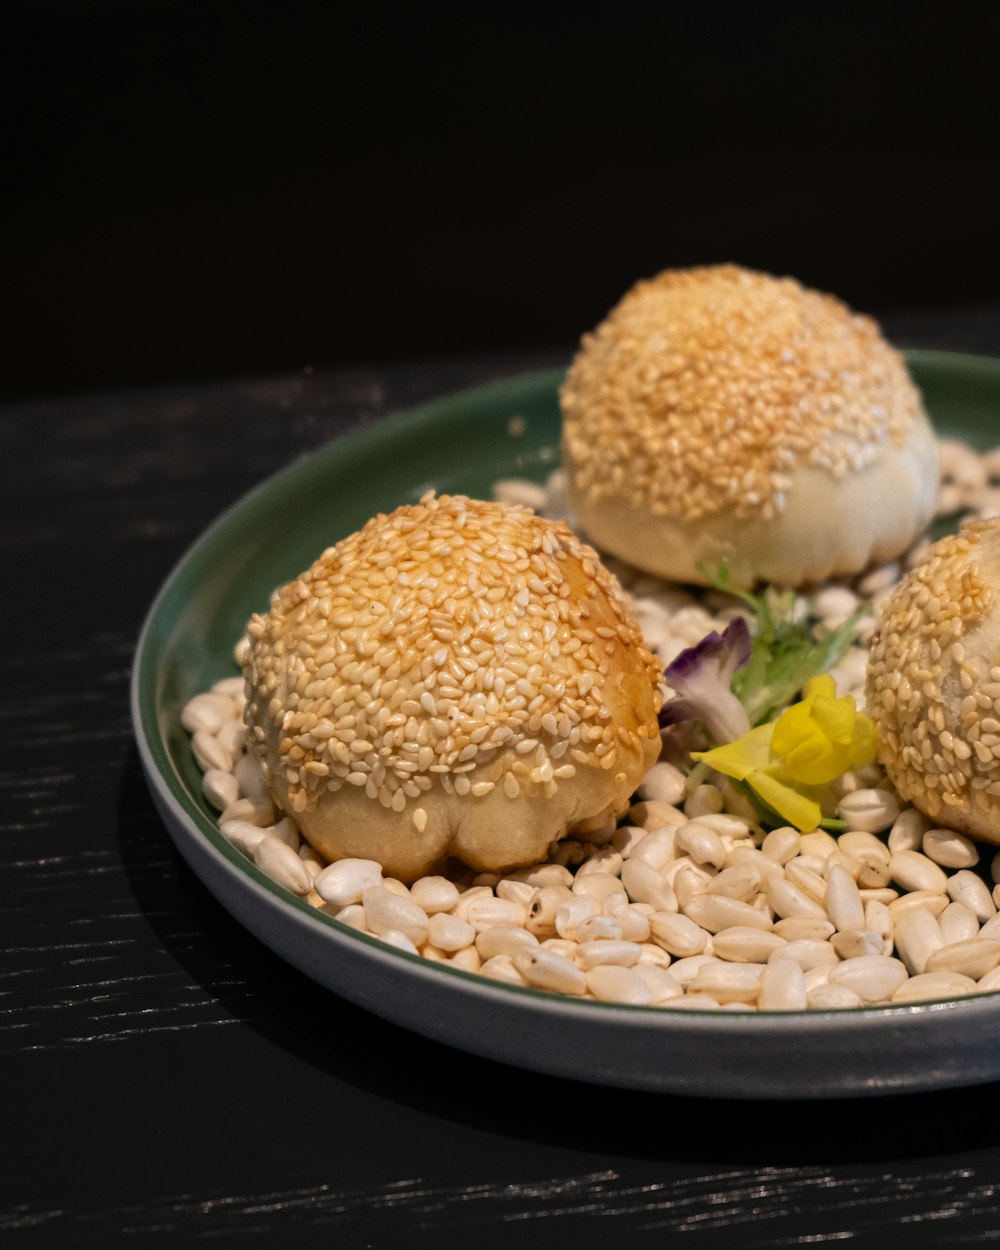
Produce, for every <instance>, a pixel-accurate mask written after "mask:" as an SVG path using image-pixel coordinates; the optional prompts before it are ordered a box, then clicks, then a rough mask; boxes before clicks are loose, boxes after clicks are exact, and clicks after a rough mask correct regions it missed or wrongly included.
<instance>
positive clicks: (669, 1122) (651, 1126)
mask: <svg viewBox="0 0 1000 1250" xmlns="http://www.w3.org/2000/svg"><path fill="white" fill-rule="evenodd" d="M118 823H119V829H120V831H121V833H120V837H121V850H122V857H123V862H124V866H125V869H126V872H127V874H128V876H129V880H130V883H131V885H132V887H133V889H134V891H135V895H136V901H137V903H138V905H139V907H140V908H141V909H142V911H143V912H144V914H145V915H146V917H147V919H148V922H149V924H150V925H151V926H152V928H153V929H154V931H155V932H156V934H157V936H158V937H159V939H160V940H161V941H162V942H163V944H164V946H165V947H166V948H167V950H168V951H169V952H170V954H171V955H172V956H173V957H174V958H175V959H176V960H177V962H178V963H179V964H180V965H181V966H182V967H183V969H184V970H185V972H186V973H187V974H188V975H189V976H190V977H191V978H192V980H193V981H194V982H196V983H197V984H198V985H199V986H200V987H201V988H202V990H203V991H204V992H205V994H206V995H208V996H209V997H210V999H211V1000H212V1001H213V1002H214V1003H217V1004H218V1006H219V1007H221V1008H223V1009H225V1010H228V1011H230V1012H232V1014H233V1015H235V1016H237V1017H238V1018H240V1019H241V1020H243V1021H244V1023H245V1026H246V1027H247V1028H250V1029H253V1030H255V1031H256V1032H258V1033H259V1034H261V1035H262V1036H264V1037H265V1038H267V1040H268V1041H269V1042H271V1043H272V1044H274V1045H277V1046H279V1047H281V1048H283V1049H285V1050H286V1051H288V1052H290V1053H292V1054H294V1055H296V1056H297V1057H298V1058H299V1059H300V1060H303V1061H305V1062H307V1063H309V1064H310V1065H311V1066H312V1067H313V1068H315V1069H316V1070H317V1071H318V1072H321V1073H324V1074H326V1075H327V1076H328V1077H329V1078H331V1079H333V1080H335V1081H337V1082H345V1083H347V1084H349V1085H352V1086H355V1087H356V1088H357V1089H359V1090H361V1091H364V1092H366V1093H370V1094H374V1095H376V1096H377V1097H379V1098H381V1099H389V1100H391V1101H393V1102H395V1103H398V1104H400V1105H402V1106H406V1107H408V1108H410V1109H412V1110H416V1111H419V1112H422V1113H424V1114H427V1115H429V1116H434V1117H439V1118H440V1117H443V1118H445V1119H447V1120H450V1121H452V1122H455V1123H457V1124H462V1125H465V1126H467V1127H472V1128H475V1129H477V1130H479V1131H487V1132H492V1133H495V1134H499V1135H501V1136H504V1137H507V1138H511V1139H515V1140H519V1141H528V1142H532V1143H538V1144H544V1145H546V1146H550V1147H557V1148H562V1149H569V1150H575V1151H580V1152H584V1153H605V1154H615V1155H620V1156H622V1157H625V1158H636V1159H677V1160H684V1161H687V1162H691V1163H694V1162H698V1161H712V1162H717V1163H720V1164H731V1165H736V1164H749V1165H754V1166H763V1165H765V1164H768V1165H771V1166H781V1165H796V1166H807V1165H819V1164H825V1165H831V1164H836V1163H848V1162H850V1163H855V1164H857V1163H863V1162H866V1161H873V1160H876V1159H896V1160H899V1159H903V1158H919V1157H922V1156H938V1157H940V1156H942V1155H947V1154H949V1153H953V1152H959V1151H960V1152H963V1153H967V1152H970V1151H973V1150H976V1149H981V1148H984V1147H989V1146H992V1145H994V1144H996V1143H997V1140H998V1136H1000V1130H998V1129H997V1127H996V1125H997V1123H998V1118H997V1114H996V1112H997V1110H998V1108H1000V1083H996V1084H990V1085H985V1086H977V1087H973V1088H969V1089H950V1090H943V1091H937V1092H931V1093H926V1094H908V1095H890V1096H887V1097H880V1098H874V1099H859V1098H843V1099H839V1100H833V1101H823V1102H812V1103H809V1102H803V1101H790V1102H782V1101H774V1100H768V1101H763V1100H762V1101H754V1102H744V1101H732V1100H726V1099H699V1098H689V1097H676V1096H670V1095H662V1094H650V1093H644V1092H636V1091H630V1090H620V1089H610V1088H606V1087H602V1086H598V1085H594V1086H590V1085H583V1084H580V1083H578V1082H575V1081H569V1080H561V1079H558V1078H554V1077H550V1076H543V1075H539V1074H536V1073H532V1072H524V1071H521V1070H519V1069H516V1068H512V1067H507V1066H505V1065H503V1064H500V1063H495V1062H493V1061H491V1060H486V1059H479V1058H476V1057H474V1056H471V1055H467V1054H465V1053H463V1052H461V1051H457V1050H454V1049H452V1048H450V1047H447V1046H445V1045H443V1044H441V1043H438V1042H432V1041H428V1040H426V1039H424V1038H422V1037H419V1036H417V1035H415V1034H412V1033H409V1032H407V1031H405V1030H403V1029H401V1028H399V1027H398V1026H396V1025H393V1024H390V1023H389V1022H387V1021H385V1020H382V1019H380V1018H378V1017H376V1016H373V1015H371V1014H370V1013H368V1012H366V1011H363V1010H361V1009H360V1008H358V1007H355V1006H353V1005H352V1004H351V1003H349V1002H347V1001H346V1000H343V999H337V998H336V997H335V996H334V995H332V994H331V992H330V991H329V990H326V989H323V988H321V987H320V986H318V985H316V984H315V983H314V982H312V981H310V980H309V979H308V978H307V977H305V976H303V975H302V974H301V973H299V972H298V971H297V970H295V969H294V968H292V967H291V966H290V965H288V964H286V963H285V962H284V961H283V960H281V959H279V958H278V957H277V956H276V955H274V954H272V952H271V951H270V950H268V949H267V948H266V947H265V946H263V945H262V944H261V943H260V942H258V941H257V939H256V938H254V937H252V936H251V935H250V934H249V933H247V931H246V930H244V929H243V928H242V927H241V926H240V925H238V924H237V923H236V921H234V920H233V919H232V918H231V917H230V916H229V915H228V913H227V912H226V911H225V910H224V909H223V908H222V907H221V905H220V904H218V903H217V902H216V901H215V899H214V898H213V897H212V896H211V895H210V894H209V893H208V891H207V890H206V889H205V888H204V887H203V886H202V885H201V884H200V882H199V881H198V880H197V879H196V878H195V876H194V875H193V874H192V873H191V871H190V870H189V869H188V867H187V865H186V864H184V862H183V861H182V860H181V858H180V856H179V855H178V854H177V853H176V852H175V851H173V848H172V844H171V843H170V841H169V835H168V833H167V831H166V829H165V828H164V826H163V824H162V821H161V820H160V818H159V815H158V814H157V812H156V810H155V808H154V806H153V802H152V799H151V797H150V795H149V792H148V790H147V788H146V783H145V779H144V777H143V775H142V770H141V766H140V764H139V759H138V755H137V753H136V752H135V750H134V749H133V750H132V752H131V753H130V756H129V759H128V761H127V763H126V766H125V770H124V774H123V781H122V786H121V791H120V793H119V800H118ZM165 844H168V845H170V848H171V855H170V860H169V864H170V868H169V870H167V871H164V870H163V858H164V855H163V852H164V845H165ZM151 859H155V860H156V861H157V864H158V866H159V871H157V872H155V873H151V872H149V871H148V864H149V862H150V860H151ZM331 1001H335V1002H336V1016H337V1027H336V1029H335V1030H333V1029H331V1027H330V1017H331V1010H330V1008H331ZM345 1074H349V1076H347V1075H345ZM485 1091H488V1097H487V1096H484V1092H485ZM706 1112H710V1114H706ZM866 1124H872V1125H874V1124H877V1126H878V1128H877V1131H870V1132H868V1131H863V1127H862V1126H864V1125H866ZM734 1125H743V1126H745V1127H746V1130H747V1131H739V1132H736V1131H731V1126H734ZM765 1125H766V1133H765V1131H764V1128H763V1126H765ZM727 1126H729V1127H727ZM753 1126H756V1128H754V1127H753Z"/></svg>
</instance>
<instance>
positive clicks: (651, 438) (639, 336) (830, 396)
mask: <svg viewBox="0 0 1000 1250" xmlns="http://www.w3.org/2000/svg"><path fill="white" fill-rule="evenodd" d="M561 402H562V413H563V461H564V464H565V468H566V478H567V491H568V496H569V501H570V506H571V509H572V512H573V516H574V518H575V520H576V521H577V522H578V523H579V525H580V526H581V528H582V529H583V530H584V531H585V532H586V534H587V536H588V537H589V538H590V539H591V540H592V541H593V542H594V543H596V544H597V546H598V547H600V548H601V549H602V550H604V551H608V552H610V553H612V554H614V555H616V556H619V557H620V558H622V559H624V560H627V561H629V562H630V563H631V564H634V565H636V566H637V567H638V568H642V569H645V570H647V571H649V572H652V573H657V574H659V575H660V576H662V577H667V578H670V579H672V580H674V581H682V582H696V583H701V584H705V583H706V582H709V581H710V580H711V576H712V575H713V574H714V573H715V572H716V570H717V569H718V566H719V564H720V563H721V562H722V561H723V560H725V561H726V563H727V564H728V566H729V570H730V573H731V575H732V577H733V580H734V582H736V584H738V585H744V586H748V585H752V584H753V583H754V582H756V581H761V580H763V581H771V582H775V583H778V584H781V585H803V584H807V583H812V582H818V581H822V580H823V579H825V578H828V577H833V576H841V575H851V574H854V573H857V572H860V571H861V569H863V568H864V567H865V566H866V565H867V564H869V563H871V562H873V561H878V560H886V559H890V558H892V557H894V556H896V555H898V554H899V553H900V552H901V551H903V550H904V549H905V548H906V547H907V546H908V545H909V543H910V542H911V541H912V540H913V538H914V537H915V536H916V535H917V534H918V533H919V532H920V531H921V530H922V529H923V527H924V526H925V525H926V524H927V522H928V521H929V520H930V518H931V516H932V515H933V510H934V500H935V495H936V491H937V452H936V447H935V443H934V437H933V433H932V431H931V427H930V424H929V422H928V420H927V417H926V415H925V413H924V410H923V407H922V404H921V401H920V396H919V394H918V393H917V390H916V388H915V387H914V385H913V383H912V381H911V380H910V377H909V375H908V373H907V370H906V366H905V363H904V361H903V358H902V356H901V355H900V354H899V353H898V352H896V351H894V350H893V349H892V348H891V347H890V346H889V345H888V344H887V343H886V342H885V340H884V339H883V338H882V335H881V333H880V332H879V329H878V326H877V325H876V323H875V322H874V321H873V320H872V319H871V318H869V317H864V316H858V315H856V314H854V313H852V312H851V311H850V309H848V308H847V307H845V305H844V304H842V303H840V302H839V301H838V300H836V299H834V298H832V297H831V296H828V295H822V294H819V293H818V292H815V291H809V290H806V289H805V288H804V287H802V286H800V285H799V284H798V283H797V282H795V281H793V280H792V279H790V278H782V279H778V278H772V277H769V276H768V275H766V274H760V273H753V272H751V271H749V270H745V269H740V268H738V267H737V266H734V265H722V266H715V267H708V268H701V269H688V270H668V271H666V272H664V273H661V274H660V275H659V276H658V277H656V278H653V279H651V280H649V281H645V282H640V283H638V284H637V285H636V286H634V287H633V288H632V289H631V290H630V291H629V292H628V294H627V295H625V297H624V298H623V299H622V301H621V302H620V303H619V304H618V305H617V307H616V308H614V309H613V310H612V312H611V313H610V314H609V315H608V317H607V318H606V320H605V321H604V322H602V324H601V325H600V326H598V328H597V329H596V330H595V331H594V332H593V333H592V334H589V335H586V336H585V337H584V339H583V342H582V346H581V350H580V352H579V354H578V355H577V357H576V359H575V361H574V362H573V365H572V367H571V368H570V370H569V374H568V376H567V378H566V382H565V385H564V386H563V388H562V392H561Z"/></svg>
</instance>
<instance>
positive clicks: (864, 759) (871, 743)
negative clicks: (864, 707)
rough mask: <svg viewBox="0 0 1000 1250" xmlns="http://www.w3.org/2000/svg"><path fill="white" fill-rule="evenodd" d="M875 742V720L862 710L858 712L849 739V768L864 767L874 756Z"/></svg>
mask: <svg viewBox="0 0 1000 1250" xmlns="http://www.w3.org/2000/svg"><path fill="white" fill-rule="evenodd" d="M876 743H877V738H876V734H875V722H874V721H873V720H872V719H871V717H870V716H866V715H865V714H864V712H859V713H858V717H857V720H856V721H855V722H854V735H853V737H852V739H851V764H850V766H851V768H864V767H865V765H866V764H870V763H871V762H872V760H874V758H875V754H876Z"/></svg>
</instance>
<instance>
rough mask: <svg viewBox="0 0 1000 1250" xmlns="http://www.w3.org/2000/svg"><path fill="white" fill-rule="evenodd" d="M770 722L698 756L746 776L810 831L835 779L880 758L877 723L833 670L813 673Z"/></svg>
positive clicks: (723, 770) (758, 791) (732, 773)
mask: <svg viewBox="0 0 1000 1250" xmlns="http://www.w3.org/2000/svg"><path fill="white" fill-rule="evenodd" d="M803 695H804V698H803V699H802V702H801V703H795V704H793V705H792V706H791V707H790V708H788V709H787V710H786V711H784V712H782V714H781V715H780V716H779V717H778V719H777V720H776V721H774V722H773V723H772V724H770V725H761V726H759V727H758V728H757V729H751V731H750V732H749V733H748V734H744V735H743V737H742V738H737V739H736V741H735V742H730V743H727V744H726V745H725V746H721V747H716V748H715V749H714V750H712V751H699V752H696V753H695V754H694V758H695V759H698V760H702V761H704V763H706V764H708V766H709V767H710V768H714V769H715V771H716V772H720V773H725V774H726V776H727V777H734V778H735V779H736V780H737V781H744V782H746V784H747V785H748V786H749V787H750V789H751V790H752V791H753V792H754V794H756V795H757V796H758V798H760V799H761V800H762V801H763V802H764V803H766V804H767V806H768V807H769V808H771V809H772V810H773V811H775V812H777V814H778V815H779V816H781V817H782V819H784V820H787V821H788V823H789V824H791V825H794V826H795V827H796V829H800V830H802V831H803V832H806V831H808V830H810V829H815V828H816V827H817V825H818V824H819V822H820V820H821V819H822V814H823V813H822V809H821V804H822V801H823V799H824V797H825V796H826V788H827V786H828V785H829V784H830V782H831V781H833V780H835V779H836V778H837V777H839V776H841V774H843V773H845V772H847V770H848V769H851V768H863V767H864V765H865V764H870V763H871V762H872V760H873V759H874V758H875V726H874V725H873V724H872V722H871V720H870V719H869V718H868V717H867V716H866V715H865V714H864V712H859V711H858V709H857V706H856V705H855V702H854V700H853V699H852V698H851V696H850V695H845V696H844V697H843V698H838V697H837V688H836V685H835V684H834V680H833V678H832V677H830V676H829V675H824V676H822V677H814V678H813V679H812V680H811V681H808V682H807V683H806V685H805V688H804V690H803Z"/></svg>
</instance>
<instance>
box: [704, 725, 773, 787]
mask: <svg viewBox="0 0 1000 1250" xmlns="http://www.w3.org/2000/svg"><path fill="white" fill-rule="evenodd" d="M773 733H774V726H773V725H760V726H758V728H756V729H751V730H750V732H749V733H748V734H744V735H743V737H742V738H737V739H736V741H735V742H728V743H726V745H725V746H721V747H715V748H714V749H713V750H711V751H693V752H692V758H693V759H696V760H701V761H703V762H704V763H705V764H707V765H708V766H709V768H714V769H715V771H716V772H719V773H725V775H726V776H727V777H735V778H736V780H737V781H746V779H747V777H749V776H750V774H751V773H753V772H756V771H757V770H758V769H761V768H766V767H767V765H768V764H769V763H770V761H771V736H772V734H773Z"/></svg>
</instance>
